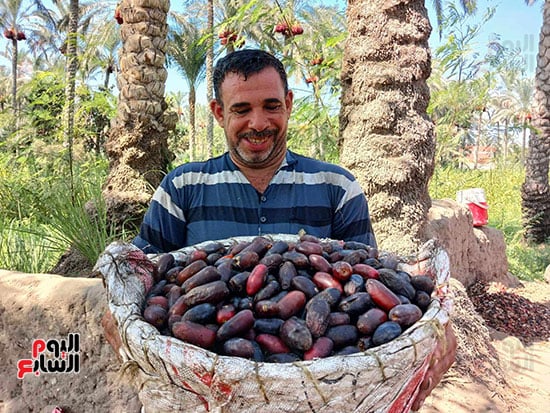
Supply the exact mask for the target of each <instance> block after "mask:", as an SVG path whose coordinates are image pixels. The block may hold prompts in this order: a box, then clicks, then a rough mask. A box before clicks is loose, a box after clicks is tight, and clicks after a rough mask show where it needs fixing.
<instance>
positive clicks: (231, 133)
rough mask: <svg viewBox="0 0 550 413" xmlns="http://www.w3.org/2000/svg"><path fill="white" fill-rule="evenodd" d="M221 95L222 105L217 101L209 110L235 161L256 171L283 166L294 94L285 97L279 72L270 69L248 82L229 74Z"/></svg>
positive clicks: (248, 79) (290, 93)
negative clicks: (222, 130)
mask: <svg viewBox="0 0 550 413" xmlns="http://www.w3.org/2000/svg"><path fill="white" fill-rule="evenodd" d="M220 95H221V100H222V102H223V105H220V104H219V103H218V102H217V101H215V100H214V101H212V102H211V103H210V107H211V109H212V112H213V113H214V117H215V118H216V120H217V121H218V123H219V125H220V126H221V127H222V128H223V129H224V132H225V136H226V139H227V144H228V146H229V152H230V154H231V158H232V159H233V161H234V162H235V163H236V164H237V165H238V166H245V167H248V168H256V169H257V168H264V167H268V166H273V165H275V164H277V165H278V164H280V163H281V161H282V159H283V158H284V156H285V151H286V133H287V127H288V119H289V117H290V112H291V110H292V91H288V93H287V94H286V95H285V91H284V86H283V82H282V80H281V78H280V77H279V74H278V73H277V71H276V70H275V69H274V68H272V67H268V68H266V69H264V70H262V71H261V72H259V73H256V74H253V75H251V76H249V77H248V78H247V79H246V80H245V79H244V77H243V76H242V75H240V74H237V73H229V74H227V76H226V77H225V79H224V81H223V82H222V84H221V86H220Z"/></svg>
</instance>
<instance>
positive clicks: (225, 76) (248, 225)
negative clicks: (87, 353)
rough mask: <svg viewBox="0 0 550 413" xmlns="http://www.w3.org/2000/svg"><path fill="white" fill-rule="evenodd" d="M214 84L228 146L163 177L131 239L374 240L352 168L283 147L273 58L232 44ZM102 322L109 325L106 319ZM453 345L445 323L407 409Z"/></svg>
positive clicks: (215, 107) (281, 83) (159, 244)
mask: <svg viewBox="0 0 550 413" xmlns="http://www.w3.org/2000/svg"><path fill="white" fill-rule="evenodd" d="M214 92H215V99H214V100H213V101H212V102H210V108H211V110H212V112H213V114H214V117H215V118H216V120H217V122H218V124H219V125H220V126H221V127H222V128H223V129H224V133H225V137H226V140H227V146H228V148H229V150H228V152H227V153H225V154H223V155H221V156H220V157H217V158H213V159H210V160H207V161H206V162H195V163H188V164H185V165H182V166H179V167H178V168H176V169H174V170H173V171H171V172H170V173H169V174H168V175H167V176H166V177H165V179H164V180H163V181H162V183H161V185H160V186H159V188H158V189H157V191H156V192H155V194H154V196H153V200H152V202H151V206H150V208H149V210H148V211H147V213H146V214H145V217H144V221H143V223H142V226H141V229H140V233H139V235H138V236H137V237H136V238H135V239H134V244H135V245H136V246H138V247H139V248H141V249H142V250H143V251H144V252H146V253H160V252H169V251H173V250H176V249H179V248H182V247H185V246H188V245H194V244H197V243H199V242H202V241H206V240H215V239H224V238H230V237H233V236H240V235H249V236H253V235H254V236H255V235H262V234H269V233H289V234H297V233H298V232H299V231H300V230H304V231H305V232H306V233H309V234H312V235H316V236H319V237H329V238H333V239H342V240H354V241H360V242H364V243H366V244H368V245H371V246H376V239H375V236H374V233H373V230H372V226H371V221H370V217H369V211H368V206H367V200H366V198H365V196H364V194H363V191H362V190H361V188H360V186H359V184H358V183H357V181H356V180H355V178H354V177H353V176H352V175H351V174H350V173H349V172H348V171H346V170H345V169H343V168H341V167H339V166H337V165H332V164H329V163H325V162H321V161H318V160H314V159H311V158H307V157H304V156H300V155H298V154H296V153H294V152H292V151H290V150H288V149H287V145H286V141H287V128H288V120H289V118H290V114H291V111H292V102H293V94H292V91H291V90H289V89H288V83H287V77H286V73H285V70H284V67H283V65H282V63H281V62H280V61H279V60H277V59H276V58H275V57H273V56H272V55H270V54H269V53H266V52H263V51H260V50H241V51H236V52H233V53H231V54H229V55H227V56H226V57H224V58H222V59H220V60H219V61H218V63H217V65H216V68H215V71H214ZM104 322H105V323H107V324H106V325H108V326H109V328H107V327H106V331H113V329H114V327H113V324H112V320H111V319H110V318H106V319H105V320H104ZM110 341H111V340H110ZM114 346H115V345H114ZM117 346H119V344H118V345H117ZM115 348H116V347H115ZM455 349H456V340H455V337H454V335H453V333H452V329H451V328H450V327H449V328H447V329H446V340H441V342H440V344H439V345H438V347H437V349H436V351H435V353H434V356H433V357H432V365H430V368H429V370H428V372H427V374H426V378H425V380H424V381H423V383H422V385H421V387H420V391H419V394H418V396H417V398H416V400H415V403H414V404H413V409H418V408H419V407H420V406H421V405H422V403H423V401H424V399H425V398H426V396H427V395H429V394H430V392H431V391H432V389H433V388H434V387H435V386H436V385H437V383H438V382H439V381H440V380H441V377H442V376H443V374H444V373H445V372H446V371H447V369H448V368H449V367H450V365H451V364H452V363H453V361H454V357H455Z"/></svg>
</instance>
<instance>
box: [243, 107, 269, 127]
mask: <svg viewBox="0 0 550 413" xmlns="http://www.w3.org/2000/svg"><path fill="white" fill-rule="evenodd" d="M248 127H249V128H250V129H253V130H256V131H263V130H265V129H267V128H268V127H269V120H268V118H267V116H265V114H264V113H263V111H261V110H254V111H252V112H251V113H250V118H249V119H248Z"/></svg>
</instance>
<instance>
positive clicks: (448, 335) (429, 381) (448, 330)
mask: <svg viewBox="0 0 550 413" xmlns="http://www.w3.org/2000/svg"><path fill="white" fill-rule="evenodd" d="M456 347H457V343H456V337H455V334H454V332H453V327H452V326H451V322H449V323H447V325H446V327H445V337H444V338H442V339H441V340H439V341H438V343H437V346H436V348H435V350H434V354H433V356H432V359H431V360H430V366H429V367H428V371H427V372H426V376H425V377H424V381H423V382H422V383H421V384H420V390H419V392H418V395H417V396H416V399H415V401H414V403H413V405H412V410H414V411H416V410H418V409H420V407H422V405H423V404H424V400H426V398H427V397H428V396H429V395H430V393H431V392H432V390H433V389H434V388H435V386H437V385H438V384H439V382H440V381H441V379H442V378H443V375H444V374H445V373H446V372H447V370H449V368H450V367H451V366H452V365H453V363H454V362H455V357H456Z"/></svg>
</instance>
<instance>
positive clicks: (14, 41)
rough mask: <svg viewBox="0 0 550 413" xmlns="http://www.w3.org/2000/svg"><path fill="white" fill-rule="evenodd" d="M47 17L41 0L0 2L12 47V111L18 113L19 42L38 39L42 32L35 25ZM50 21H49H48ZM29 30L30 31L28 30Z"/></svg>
mask: <svg viewBox="0 0 550 413" xmlns="http://www.w3.org/2000/svg"><path fill="white" fill-rule="evenodd" d="M39 15H41V16H47V15H48V11H47V9H46V7H45V6H44V5H43V4H42V2H41V1H40V0H34V1H32V2H27V1H24V0H1V1H0V27H2V28H3V30H4V32H3V34H4V37H5V38H6V39H8V40H9V45H10V47H11V53H10V54H11V71H12V73H11V76H12V90H11V95H12V101H11V103H12V110H13V111H14V113H16V111H17V64H18V51H19V46H18V42H20V41H25V40H27V37H31V36H32V37H36V38H38V37H39V35H40V31H39V30H36V29H37V26H36V25H34V24H33V22H35V18H36V17H37V16H39ZM46 20H49V19H46ZM27 29H28V30H27ZM33 45H40V42H33V44H31V47H32V46H33Z"/></svg>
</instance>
